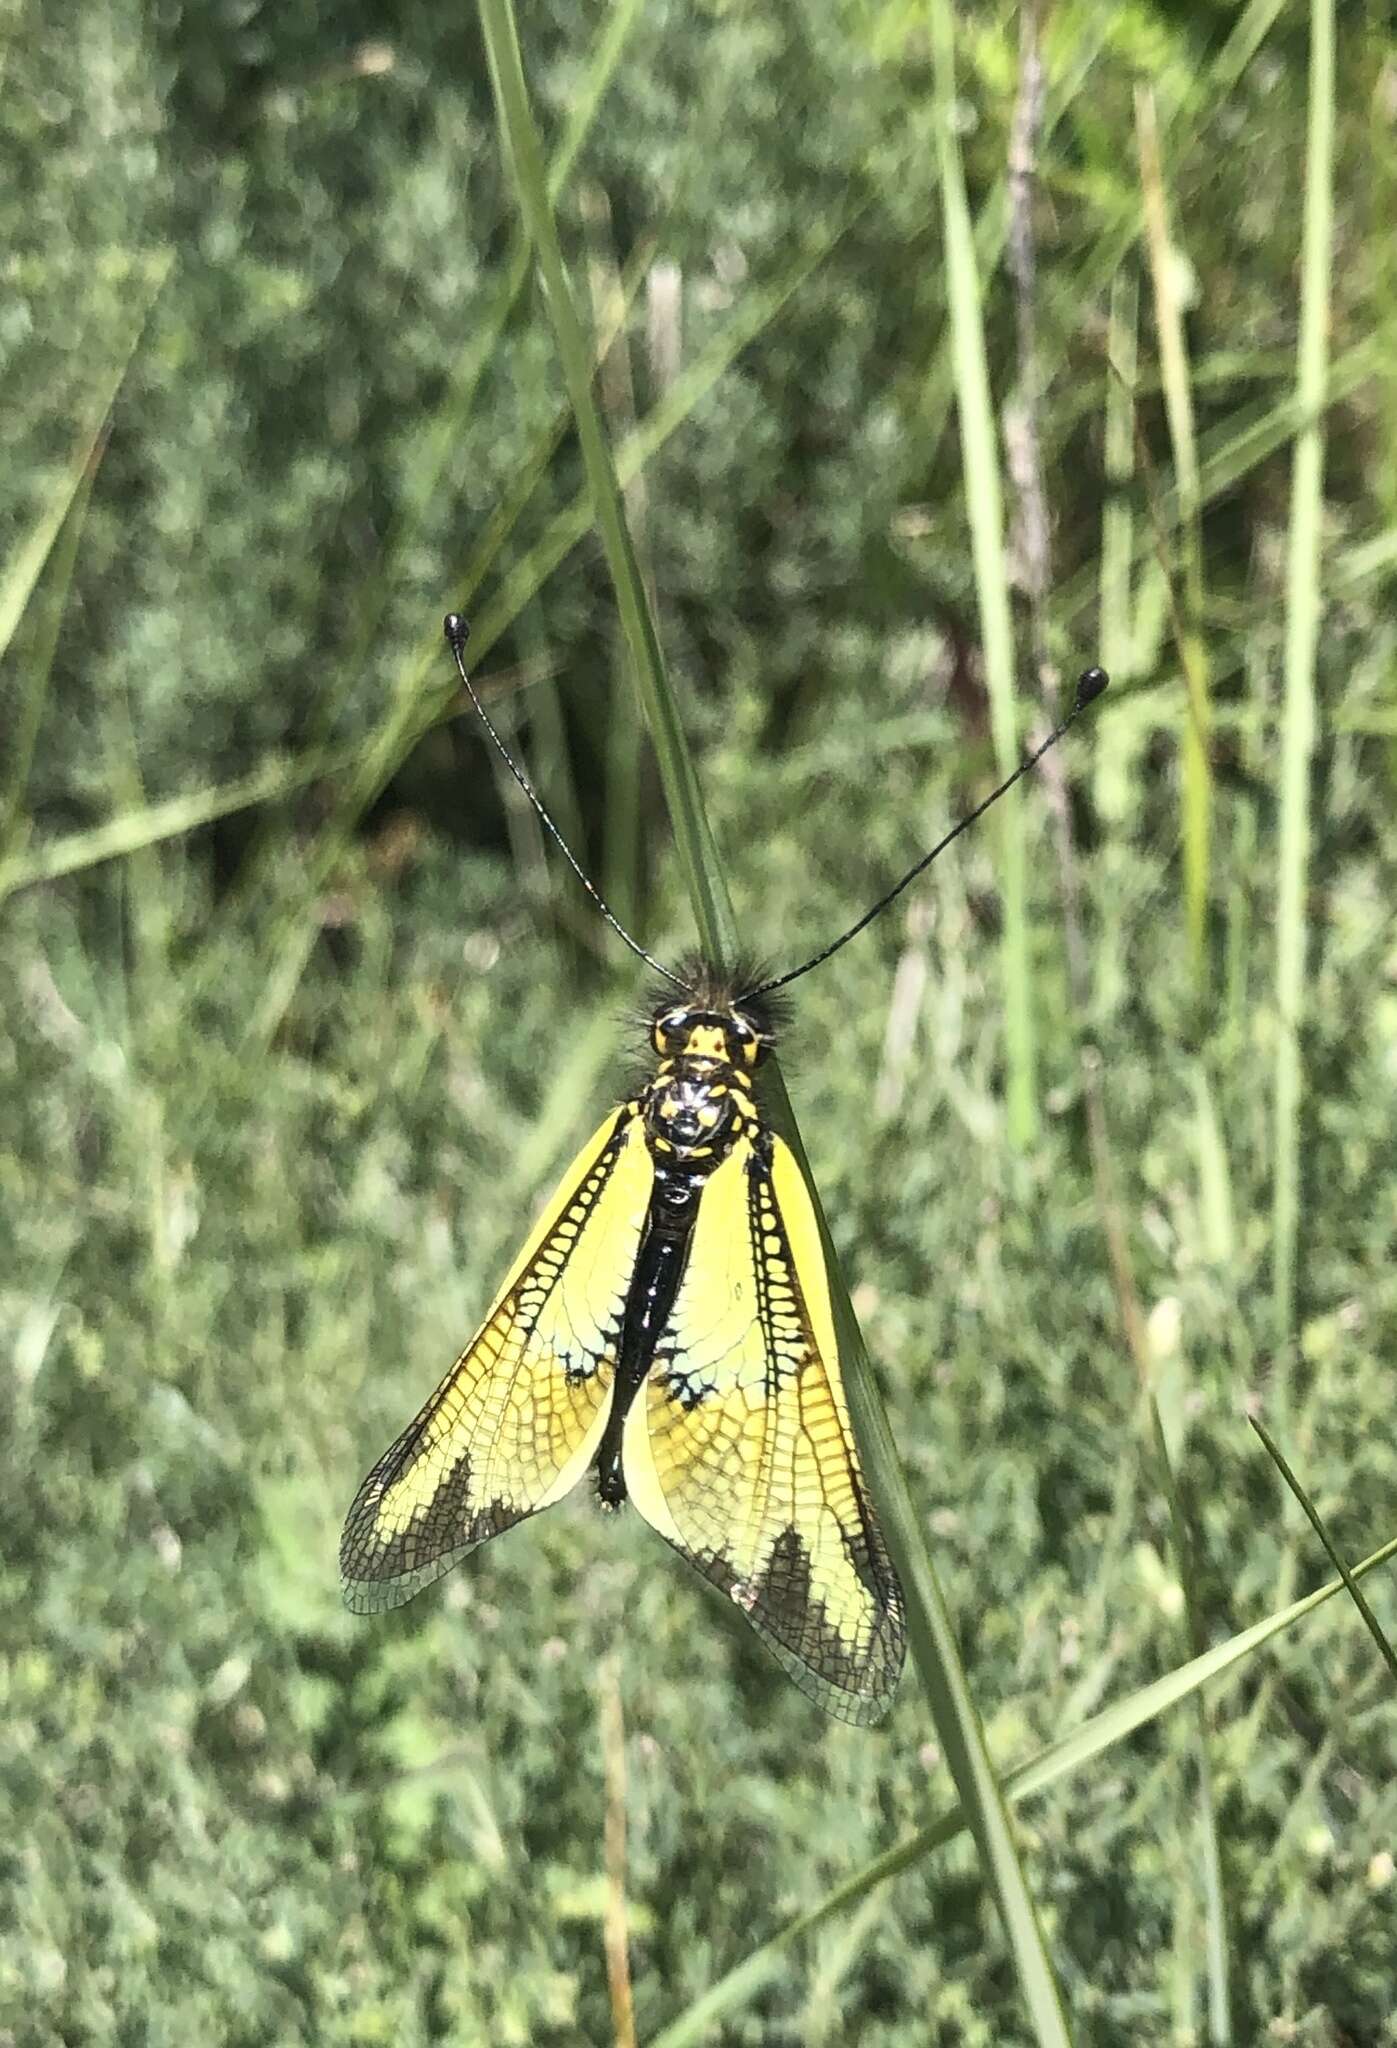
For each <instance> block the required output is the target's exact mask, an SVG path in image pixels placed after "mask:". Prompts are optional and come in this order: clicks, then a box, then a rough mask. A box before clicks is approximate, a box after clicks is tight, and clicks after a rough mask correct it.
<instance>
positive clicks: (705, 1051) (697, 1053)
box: [683, 1024, 728, 1064]
mask: <svg viewBox="0 0 1397 2048" xmlns="http://www.w3.org/2000/svg"><path fill="white" fill-rule="evenodd" d="M683 1056H684V1058H685V1059H690V1060H704V1059H708V1060H722V1061H723V1062H724V1064H726V1063H727V1058H728V1035H727V1033H726V1031H724V1029H723V1027H722V1025H721V1024H695V1026H694V1027H693V1029H692V1030H691V1031H690V1033H689V1035H688V1037H687V1038H686V1039H685V1041H684V1055H683Z"/></svg>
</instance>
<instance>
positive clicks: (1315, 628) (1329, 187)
mask: <svg viewBox="0 0 1397 2048" xmlns="http://www.w3.org/2000/svg"><path fill="white" fill-rule="evenodd" d="M1333 174H1334V4H1333V0H1311V6H1310V104H1309V121H1308V126H1307V133H1306V138H1305V224H1304V247H1303V256H1302V263H1301V282H1300V342H1299V350H1298V358H1297V363H1296V378H1295V384H1296V391H1295V397H1296V404H1297V407H1298V409H1299V412H1300V415H1301V417H1302V419H1304V420H1305V421H1306V424H1305V425H1304V426H1303V427H1302V429H1301V431H1300V432H1299V434H1298V435H1297V436H1296V441H1295V454H1294V463H1293V469H1292V477H1291V503H1290V541H1289V553H1288V559H1287V563H1286V637H1285V715H1284V721H1283V724H1282V727H1281V787H1280V863H1279V865H1280V874H1279V886H1278V900H1277V905H1276V1078H1275V1090H1276V1092H1275V1160H1274V1172H1275V1186H1274V1193H1273V1209H1272V1238H1273V1253H1272V1269H1271V1276H1272V1306H1273V1311H1274V1317H1275V1336H1276V1341H1277V1343H1278V1345H1279V1346H1280V1354H1281V1355H1280V1359H1279V1360H1278V1365H1277V1386H1276V1395H1277V1414H1278V1416H1279V1417H1280V1419H1281V1421H1282V1423H1283V1424H1284V1422H1285V1420H1286V1418H1287V1415H1288V1410H1289V1398H1290V1392H1289V1382H1290V1372H1289V1365H1288V1359H1289V1340H1290V1332H1291V1321H1292V1318H1293V1315H1294V1308H1295V1252H1296V1241H1297V1237H1298V1233H1299V1223H1300V1098H1301V1069H1300V1032H1301V1029H1302V1025H1303V1021H1304V1008H1305V950H1306V929H1305V886H1306V876H1307V874H1308V870H1309V849H1310V756H1311V753H1312V751H1313V747H1314V730H1315V646H1316V642H1317V640H1318V637H1319V612H1320V521H1321V514H1322V498H1323V489H1324V435H1323V428H1322V426H1321V423H1320V405H1321V401H1322V399H1323V396H1324V389H1325V384H1326V380H1327V370H1328V358H1329V270H1330V262H1331V258H1332V248H1331V244H1332V239H1333V205H1334V203H1333Z"/></svg>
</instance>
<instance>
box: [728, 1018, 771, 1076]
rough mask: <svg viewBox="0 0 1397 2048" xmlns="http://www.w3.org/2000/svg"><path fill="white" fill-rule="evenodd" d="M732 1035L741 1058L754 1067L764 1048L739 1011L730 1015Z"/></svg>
mask: <svg viewBox="0 0 1397 2048" xmlns="http://www.w3.org/2000/svg"><path fill="white" fill-rule="evenodd" d="M732 1035H733V1037H734V1039H735V1040H736V1041H737V1048H738V1051H739V1052H740V1053H741V1054H742V1056H743V1058H744V1059H745V1060H746V1061H747V1062H748V1064H749V1065H755V1064H756V1062H757V1061H758V1060H759V1059H760V1058H761V1056H762V1053H763V1051H764V1050H765V1047H764V1046H763V1045H762V1043H761V1040H760V1039H759V1038H758V1036H757V1033H756V1032H755V1031H754V1030H753V1028H752V1026H751V1025H750V1024H749V1023H748V1021H747V1019H746V1018H745V1017H744V1016H743V1014H742V1012H741V1011H740V1010H734V1011H733V1013H732Z"/></svg>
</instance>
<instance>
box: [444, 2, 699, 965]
mask: <svg viewBox="0 0 1397 2048" xmlns="http://www.w3.org/2000/svg"><path fill="white" fill-rule="evenodd" d="M480 21H481V27H482V29H483V30H484V34H485V52H486V58H487V61H488V63H489V66H490V78H491V84H492V86H493V88H494V93H495V101H496V106H497V109H498V113H499V120H500V128H501V132H502V136H503V140H504V144H505V149H506V153H507V155H508V157H509V161H510V164H511V166H512V168H513V173H514V181H515V188H516V191H517V193H518V196H519V206H520V211H521V212H522V214H523V217H524V223H525V226H526V228H527V230H528V233H529V236H530V239H531V240H532V242H533V246H534V254H535V257H536V259H537V262H538V267H539V273H540V275H541V277H542V279H543V284H544V289H545V292H546V294H547V299H548V313H549V318H550V319H551V321H552V323H553V332H554V335H555V337H556V339H557V344H558V355H559V359H560V360H561V363H562V367H563V375H564V378H565V379H566V382H567V387H568V397H569V400H570V401H571V404H572V412H573V418H574V420H575V422H576V425H577V435H578V440H579V442H580V444H581V448H582V460H583V465H584V467H585V469H586V473H587V488H588V493H589V496H590V498H591V503H592V513H593V517H594V518H595V520H596V524H597V530H598V532H599V534H600V536H601V541H602V546H603V548H604V549H605V551H606V558H607V566H608V567H609V569H610V571H611V578H612V582H613V583H614V584H615V587H616V602H617V605H618V607H619V610H620V614H621V626H622V630H623V632H624V633H625V636H626V644H627V647H628V648H629V650H630V656H631V663H632V667H633V669H634V673H635V678H636V685H637V688H638V689H639V692H640V698H641V703H642V705H643V706H644V709H645V715H646V719H647V722H648V724H649V726H650V731H651V736H652V738H653V739H654V743H655V753H656V756H657V758H658V761H659V767H660V778H661V781H662V783H663V785H664V791H665V801H666V805H667V808H668V810H669V814H670V819H671V823H672V825H673V828H674V837H675V845H676V849H677V851H678V854H679V859H680V864H681V866H682V867H683V870H684V877H685V881H686V883H687V885H688V889H689V894H690V897H691V898H692V900H693V905H694V915H695V917H696V918H697V920H698V926H699V932H700V936H701V938H702V941H703V945H704V949H705V951H706V952H707V953H708V955H709V957H710V958H711V959H712V961H713V963H714V965H715V966H722V965H723V964H724V962H725V961H727V960H730V959H732V958H733V956H734V954H735V952H736V940H737V931H736V926H735V924H734V922H733V914H732V905H731V902H730V901H729V899H728V894H727V887H726V884H725V883H724V881H723V877H722V874H721V871H720V869H719V865H718V857H717V848H716V847H715V845H714V843H713V837H712V833H711V831H710V829H709V825H708V819H707V816H706V814H705V812H704V809H703V804H702V801H701V799H700V797H699V790H698V779H697V777H696V775H695V773H694V766H693V762H692V760H691V759H690V756H689V750H688V745H687V743H686V741H685V738H684V733H683V728H682V726H681V724H680V721H679V713H678V707H677V705H676V703H675V700H674V694H673V692H672V691H671V690H670V688H669V687H668V683H667V679H666V677H665V670H664V657H663V655H662V654H661V651H660V642H659V635H658V634H657V633H656V631H655V625H654V621H653V619H652V618H651V616H650V607H649V605H648V604H647V602H646V599H645V590H644V586H643V584H642V581H641V575H640V564H639V562H638V561H637V559H636V553H635V547H634V544H633V542H632V540H631V532H630V527H629V524H628V523H627V520H626V514H625V507H624V505H623V504H622V501H621V487H620V484H619V482H618V481H617V476H616V465H615V462H614V461H613V459H612V454H611V446H610V443H609V441H608V439H607V436H606V432H605V429H604V428H603V426H602V420H601V414H600V411H599V409H598V407H597V403H596V400H595V397H594V394H593V390H592V352H591V350H590V348H589V347H588V344H587V339H586V336H585V334H584V332H583V328H582V322H581V320H580V319H579V317H578V313H577V307H576V305H575V304H574V302H573V296H572V287H571V285H570V283H569V281H568V276H567V271H566V268H565V267H564V264H563V253H562V250H561V248H560V246H559V243H558V231H557V227H556V225H555V223H554V220H553V209H552V206H551V204H550V202H549V197H548V186H547V180H546V178H545V175H544V165H543V150H542V146H541V144H540V142H539V135H538V129H537V127H536V126H535V124H534V118H533V111H532V108H531V107H530V105H529V98H528V89H527V87H526V86H525V83H524V69H523V63H522V60H521V58H520V54H519V41H518V36H517V33H516V30H515V24H514V12H513V9H512V7H511V6H510V5H509V0H480Z"/></svg>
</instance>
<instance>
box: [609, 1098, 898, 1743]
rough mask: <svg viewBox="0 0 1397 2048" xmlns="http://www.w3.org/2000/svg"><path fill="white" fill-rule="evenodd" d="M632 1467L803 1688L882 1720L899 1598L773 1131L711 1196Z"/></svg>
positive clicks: (810, 1238) (744, 1148) (825, 1288)
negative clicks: (864, 1475)
mask: <svg viewBox="0 0 1397 2048" xmlns="http://www.w3.org/2000/svg"><path fill="white" fill-rule="evenodd" d="M622 1460H623V1465H624V1470H625V1478H626V1487H627V1491H628V1493H629V1494H630V1497H631V1499H632V1500H633V1501H634V1502H635V1505H636V1506H637V1508H638V1509H639V1510H640V1512H641V1514H643V1515H644V1516H645V1519H646V1520H647V1521H648V1522H650V1523H652V1524H653V1525H654V1527H655V1528H656V1529H658V1530H659V1531H660V1534H661V1535H662V1536H665V1537H667V1538H668V1539H669V1541H670V1542H671V1543H672V1544H674V1546H675V1547H676V1549H678V1550H680V1551H681V1552H682V1553H683V1555H684V1556H685V1557H687V1558H688V1559H689V1561H690V1562H691V1563H692V1564H695V1565H697V1567H698V1569H699V1570H700V1571H701V1572H702V1573H703V1574H704V1576H705V1577H706V1578H707V1579H709V1580H711V1581H712V1583H713V1584H714V1585H715V1586H717V1587H718V1588H719V1589H720V1590H721V1591H722V1592H724V1593H726V1594H728V1595H729V1597H730V1598H731V1599H732V1600H733V1601H734V1602H735V1603H736V1604H737V1606H738V1607H740V1608H741V1610H742V1612H743V1613H744V1614H745V1615H746V1616H747V1618H748V1620H749V1621H750V1622H751V1623H752V1625H753V1626H754V1627H755V1628H756V1629H757V1630H759V1632H760V1633H761V1635H762V1636H763V1637H764V1638H765V1640H766V1642H767V1645H768V1647H769V1648H770V1649H771V1650H772V1651H773V1652H774V1654H775V1655H776V1657H777V1658H778V1659H779V1660H780V1662H781V1663H782V1664H783V1665H784V1666H785V1668H786V1670H787V1671H788V1672H789V1673H790V1675H791V1677H792V1678H793V1679H794V1680H795V1682H796V1684H797V1685H798V1686H800V1687H801V1689H802V1691H804V1692H807V1693H809V1695H810V1696H811V1698H812V1699H815V1700H818V1701H819V1703H820V1705H821V1706H822V1707H824V1708H825V1710H826V1711H827V1712H828V1713H831V1714H834V1715H837V1716H838V1718H839V1719H840V1720H844V1721H855V1722H867V1721H875V1720H878V1719H879V1718H880V1717H881V1715H882V1714H883V1713H884V1712H885V1711H886V1709H887V1706H888V1703H889V1701H890V1700H891V1698H892V1696H893V1692H894V1690H895V1689H896V1686H897V1680H898V1674H899V1673H900V1671H901V1669H902V1659H903V1654H904V1651H905V1647H906V1631H905V1627H904V1623H903V1611H902V1593H901V1589H900V1588H899V1586H898V1583H897V1577H896V1574H895V1573H894V1571H893V1568H892V1564H891V1562H890V1560H889V1558H888V1553H887V1550H886V1548H885V1546H884V1543H883V1538H882V1534H881V1532H880V1531H879V1528H878V1524H877V1521H876V1520H875V1518H874V1514H873V1508H872V1505H871V1503H870V1501H869V1498H868V1493H867V1490H866V1488H865V1486H864V1482H863V1475H862V1473H861V1471H860V1469H859V1458H858V1451H857V1450H856V1448H855V1445H854V1439H853V1433H852V1431H851V1429H850V1426H849V1413H848V1409H847V1407H846V1405H845V1400H844V1388H843V1385H842V1383H841V1380H840V1377H839V1360H838V1353H837V1351H836V1349H835V1341H834V1322H833V1317H832V1315H831V1312H830V1302H829V1282H828V1279H827V1277H826V1274H825V1261H824V1251H823V1248H822V1246H821V1243H820V1238H819V1232H818V1229H817V1227H816V1223H815V1212H814V1206H813V1204H812V1202H811V1200H810V1195H809V1192H808V1190H807V1188H806V1185H805V1181H804V1178H803V1177H802V1174H801V1171H800V1168H799V1167H798V1166H797V1165H796V1162H795V1159H794V1157H793V1155H792V1153H791V1151H790V1148H789V1147H788V1146H787V1145H785V1144H783V1143H782V1141H781V1140H780V1139H779V1138H777V1137H775V1136H774V1135H773V1134H772V1133H770V1132H762V1133H760V1134H759V1135H758V1137H757V1138H756V1139H755V1140H749V1139H747V1138H742V1139H739V1141H738V1143H737V1144H736V1145H735V1146H734V1147H733V1150H732V1151H731V1152H730V1153H729V1155H728V1157H727V1158H726V1159H725V1160H724V1161H723V1163H722V1165H721V1166H719V1167H718V1168H717V1169H716V1170H715V1172H714V1174H713V1177H712V1179H711V1180H710V1181H709V1183H708V1185H707V1187H706V1188H705V1189H704V1191H703V1196H702V1199H701V1201H700V1203H699V1213H698V1220H697V1222H696V1223H695V1225H694V1237H693V1244H692V1247H691V1249H690V1254H689V1263H688V1265H687V1267H686V1268H685V1273H684V1278H683V1280H682V1282H681V1283H680V1288H679V1294H678V1297H677V1299H676V1301H675V1304H674V1313H673V1315H672V1317H671V1319H670V1323H669V1327H668V1328H667V1330H666V1331H665V1334H664V1336H663V1337H662V1338H661V1340H660V1342H659V1344H658V1345H657V1347H656V1352H655V1359H654V1363H653V1364H652V1366H651V1369H650V1375H649V1378H648V1380H647V1383H646V1386H645V1388H644V1390H643V1394H642V1395H641V1396H640V1397H638V1398H637V1400H636V1402H635V1405H634V1407H633V1408H632V1409H631V1411H630V1413H629V1414H628V1415H627V1417H626V1424H625V1435H624V1439H623V1448H622Z"/></svg>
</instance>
